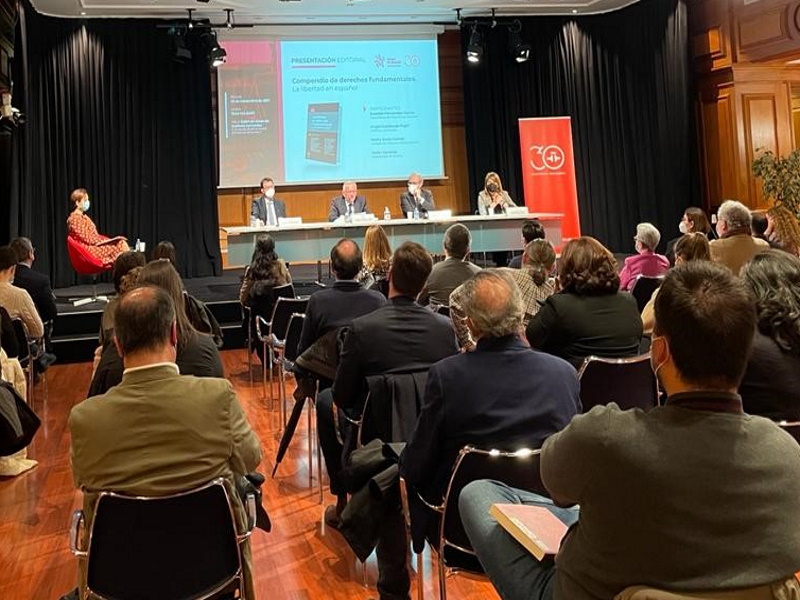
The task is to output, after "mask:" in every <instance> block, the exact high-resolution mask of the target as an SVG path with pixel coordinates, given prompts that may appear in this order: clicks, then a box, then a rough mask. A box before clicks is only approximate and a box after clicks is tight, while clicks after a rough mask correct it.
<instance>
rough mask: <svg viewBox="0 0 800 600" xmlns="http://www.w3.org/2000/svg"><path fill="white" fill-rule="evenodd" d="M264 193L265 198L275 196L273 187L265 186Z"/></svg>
mask: <svg viewBox="0 0 800 600" xmlns="http://www.w3.org/2000/svg"><path fill="white" fill-rule="evenodd" d="M264 195H265V196H266V197H267V198H274V197H275V188H267V191H266V192H264Z"/></svg>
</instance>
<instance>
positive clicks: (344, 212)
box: [328, 181, 369, 221]
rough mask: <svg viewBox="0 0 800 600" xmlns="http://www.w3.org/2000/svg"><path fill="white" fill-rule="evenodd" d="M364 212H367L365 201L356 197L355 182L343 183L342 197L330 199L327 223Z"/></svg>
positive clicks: (363, 198) (356, 188)
mask: <svg viewBox="0 0 800 600" xmlns="http://www.w3.org/2000/svg"><path fill="white" fill-rule="evenodd" d="M365 212H369V210H368V209H367V199H366V198H365V197H364V196H359V195H358V186H357V185H356V182H355V181H345V182H344V184H342V195H341V196H336V197H334V198H332V199H331V207H330V210H328V221H335V220H336V219H338V218H339V217H341V216H345V217H346V216H352V215H354V214H355V213H365Z"/></svg>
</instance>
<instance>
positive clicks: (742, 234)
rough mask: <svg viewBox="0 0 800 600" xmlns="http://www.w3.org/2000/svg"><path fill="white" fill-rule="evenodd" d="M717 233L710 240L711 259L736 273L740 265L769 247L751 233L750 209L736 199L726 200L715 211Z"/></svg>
mask: <svg viewBox="0 0 800 600" xmlns="http://www.w3.org/2000/svg"><path fill="white" fill-rule="evenodd" d="M717 234H718V235H719V237H720V239H718V240H713V241H712V242H711V260H713V261H714V262H718V263H720V264H722V265H725V266H726V267H728V268H729V269H730V270H731V271H732V272H733V274H734V275H738V274H739V271H740V270H741V268H742V265H744V263H746V262H747V261H748V260H750V259H751V258H753V256H755V255H756V254H758V253H759V252H763V251H764V250H766V249H768V248H769V244H768V243H767V242H765V241H764V240H759V239H757V238H754V237H753V236H752V235H751V229H750V209H748V208H747V207H746V206H745V205H744V204H742V203H741V202H737V201H736V200H726V201H725V202H723V203H722V206H720V207H719V210H718V211H717Z"/></svg>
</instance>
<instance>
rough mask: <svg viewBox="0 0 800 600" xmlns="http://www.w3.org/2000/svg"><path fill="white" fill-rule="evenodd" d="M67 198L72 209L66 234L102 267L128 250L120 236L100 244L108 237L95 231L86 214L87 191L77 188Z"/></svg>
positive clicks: (112, 262)
mask: <svg viewBox="0 0 800 600" xmlns="http://www.w3.org/2000/svg"><path fill="white" fill-rule="evenodd" d="M69 199H70V202H72V204H73V205H74V210H73V211H72V212H71V213H70V215H69V217H68V218H67V232H68V233H67V235H69V237H71V238H72V239H73V240H75V241H76V242H78V243H79V244H80V245H81V246H82V247H83V249H84V250H86V252H87V253H88V254H90V255H91V256H93V257H94V258H96V259H97V260H99V261H101V262H102V263H103V266H104V267H111V265H113V264H114V261H115V260H116V259H117V256H119V255H120V254H122V253H123V252H127V251H128V250H130V248H128V242H127V240H126V239H125V238H121V239H120V240H119V241H116V242H113V243H108V244H102V242H104V241H105V240H108V239H109V238H108V237H107V236H105V235H100V234H99V233H97V227H96V226H95V224H94V222H93V221H92V220H91V219H90V218H89V217H88V216H87V215H86V211H88V210H89V192H87V191H86V190H85V189H83V188H78V189H77V190H74V191H73V192H72V193H71V194H70V195H69ZM99 244H102V245H99Z"/></svg>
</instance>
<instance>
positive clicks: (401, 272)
mask: <svg viewBox="0 0 800 600" xmlns="http://www.w3.org/2000/svg"><path fill="white" fill-rule="evenodd" d="M432 267H433V261H432V260H431V257H430V254H429V253H428V251H427V250H425V248H423V247H422V246H421V245H419V244H417V243H415V242H405V243H403V244H402V245H400V246H399V247H398V248H397V250H395V252H394V255H393V257H392V266H391V269H390V270H389V275H388V278H389V303H388V304H387V305H386V306H384V307H383V308H379V309H378V310H376V311H374V312H372V313H370V314H368V315H365V316H363V317H360V318H358V319H354V320H353V323H352V325H351V326H350V329H349V331H348V333H347V337H346V338H345V342H344V346H343V348H342V352H341V357H340V360H339V369H338V371H337V372H336V379H335V380H334V382H333V387H332V388H331V390H330V392H328V393H326V394H321V395H320V398H319V401H318V404H317V418H318V431H319V436H320V444H322V448H323V451H324V452H325V462H326V464H327V466H328V474H329V475H330V479H331V489H332V490H333V489H334V486H337V489H336V490H335V491H334V493H337V494H339V493H342V490H340V489H338V486H339V485H340V482H339V481H338V475H339V472H340V471H341V467H342V446H341V445H340V444H339V443H338V442H337V440H336V436H335V430H334V424H333V411H332V407H331V404H332V401H333V402H336V405H337V407H339V408H340V409H343V410H352V411H354V412H355V413H357V414H360V413H361V411H362V410H363V406H364V399H365V397H366V391H367V387H366V380H367V377H369V376H371V375H381V374H384V373H408V372H412V371H413V372H418V371H425V370H427V369H429V368H430V366H431V365H432V364H434V363H436V362H437V361H439V360H441V359H442V358H445V357H447V356H452V355H453V354H456V353H457V352H458V346H457V345H456V339H455V332H454V331H453V326H452V324H451V322H450V320H449V319H447V318H445V317H443V316H442V315H439V314H436V313H434V312H433V311H431V310H428V309H427V308H425V307H423V306H420V305H419V304H417V303H416V302H415V301H414V299H415V298H416V297H417V294H419V291H420V289H422V286H423V285H424V283H425V280H426V279H427V277H428V274H429V273H430V270H431V268H432ZM348 425H349V424H348V423H347V422H346V421H344V420H340V429H342V428H343V429H347V427H348ZM343 437H344V435H343ZM343 505H344V497H342V500H341V502H340V505H339V507H338V509H342V508H343ZM397 508H398V510H397V511H394V512H392V513H391V515H387V520H391V519H394V521H393V523H394V524H395V525H397V528H396V529H399V531H398V532H397V535H394V534H390V535H383V534H382V535H381V540H380V541H379V542H378V548H377V553H378V570H379V577H378V591H379V592H380V595H381V598H395V597H397V598H401V597H406V596H407V595H408V588H409V581H408V572H407V571H406V567H405V564H406V562H405V549H404V546H405V537H404V535H403V522H402V513H401V511H400V510H399V506H398V507H397ZM339 513H340V510H337V507H334V506H329V507H328V508H327V509H326V510H325V521H326V523H327V524H328V525H332V526H334V527H336V526H337V525H338V520H339ZM384 525H385V526H387V527H388V525H386V524H384Z"/></svg>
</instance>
